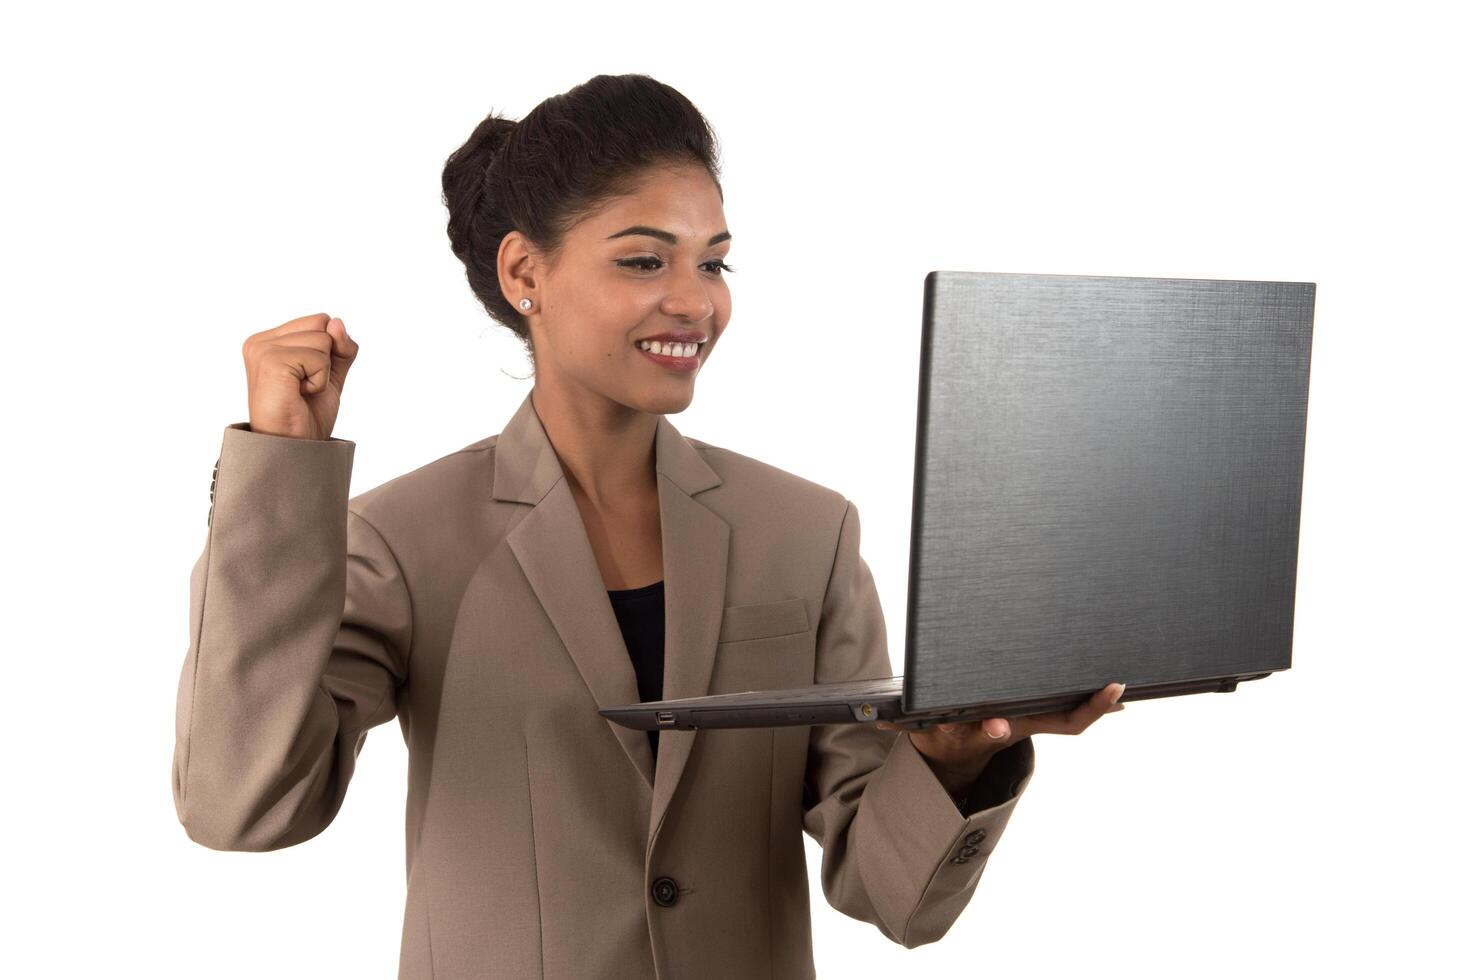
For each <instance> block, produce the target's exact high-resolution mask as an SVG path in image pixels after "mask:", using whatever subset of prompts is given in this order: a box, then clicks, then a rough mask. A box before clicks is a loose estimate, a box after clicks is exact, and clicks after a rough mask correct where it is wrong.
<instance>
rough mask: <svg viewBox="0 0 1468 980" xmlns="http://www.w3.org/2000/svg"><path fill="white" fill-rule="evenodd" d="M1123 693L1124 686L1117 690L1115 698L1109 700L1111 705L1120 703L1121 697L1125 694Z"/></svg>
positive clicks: (1124, 690) (1124, 691)
mask: <svg viewBox="0 0 1468 980" xmlns="http://www.w3.org/2000/svg"><path fill="white" fill-rule="evenodd" d="M1125 693H1126V685H1125V684H1123V685H1122V686H1121V687H1120V688H1118V689H1117V692H1116V696H1115V697H1113V698H1112V699H1111V703H1112V704H1115V703H1116V702H1118V701H1120V700H1121V696H1122V695H1123V694H1125Z"/></svg>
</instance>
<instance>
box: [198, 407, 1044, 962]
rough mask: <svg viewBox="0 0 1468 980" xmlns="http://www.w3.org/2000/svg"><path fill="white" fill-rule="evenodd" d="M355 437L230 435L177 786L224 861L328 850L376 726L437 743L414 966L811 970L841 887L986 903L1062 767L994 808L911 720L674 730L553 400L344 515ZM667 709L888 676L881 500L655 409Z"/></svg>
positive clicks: (911, 899) (422, 744)
mask: <svg viewBox="0 0 1468 980" xmlns="http://www.w3.org/2000/svg"><path fill="white" fill-rule="evenodd" d="M354 449H355V443H353V442H350V441H347V440H344V439H330V440H324V441H323V440H306V439H292V438H287V437H283V436H274V435H266V434H263V433H255V432H251V431H250V430H249V427H248V424H247V423H236V424H233V425H230V426H228V427H227V428H226V429H225V430H224V441H223V446H222V449H221V453H220V456H219V461H218V463H217V464H216V466H215V486H214V488H213V489H212V491H211V501H212V502H211V507H210V512H209V530H208V535H207V538H206V541H205V545H204V552H203V554H202V555H201V556H200V557H199V559H198V561H197V563H196V564H195V566H194V568H193V572H192V576H191V580H190V595H191V599H190V611H189V613H190V614H189V629H190V645H189V649H188V653H187V656H186V659H185V661H184V664H183V670H182V676H181V677H180V681H179V688H178V702H177V707H178V712H177V744H176V749H175V752H174V757H173V794H174V802H175V805H176V807H177V810H178V816H179V819H180V821H181V822H182V824H183V826H184V828H185V830H186V831H187V834H188V836H189V837H190V838H191V839H192V840H194V841H197V842H198V843H200V844H202V845H204V846H206V847H210V848H216V849H221V850H236V851H265V850H272V849H275V848H282V847H289V846H291V845H293V844H299V843H300V842H302V841H305V840H308V839H310V838H311V837H313V836H315V835H316V834H319V833H321V831H322V830H324V829H325V828H326V826H327V825H328V824H329V823H330V822H331V821H332V819H333V817H335V815H336V814H337V812H338V810H339V809H340V808H341V805H342V801H343V798H344V796H345V794H346V791H347V784H348V782H349V780H350V779H351V776H352V771H353V766H354V765H355V763H356V759H357V755H358V753H360V752H361V750H362V745H363V742H364V741H365V739H366V737H367V732H368V730H369V729H371V728H372V727H373V726H376V725H380V724H382V723H383V722H386V721H388V720H390V719H392V718H394V717H395V718H397V719H398V721H399V723H400V725H401V727H402V732H403V737H404V739H405V740H406V742H407V746H408V758H409V766H408V795H407V816H406V831H407V840H406V845H407V847H406V857H407V907H406V910H405V915H404V918H403V932H402V947H401V961H400V968H399V974H398V976H399V977H400V978H408V980H429V978H437V980H457V978H470V977H473V978H483V977H545V978H564V980H588V978H600V977H614V978H622V977H627V978H652V977H656V978H660V980H684V978H693V980H719V978H726V977H727V978H731V980H751V978H764V977H767V978H779V980H795V978H809V977H814V976H815V969H814V963H813V957H812V950H811V928H810V907H809V897H810V889H809V885H808V883H807V878H806V866H805V851H804V845H803V838H802V836H801V834H802V831H804V832H805V833H808V834H810V835H811V836H812V837H813V838H814V839H815V840H816V841H818V842H819V843H820V845H821V847H822V849H823V851H822V853H823V857H822V859H821V868H820V875H821V885H822V888H823V890H824V894H825V896H826V899H827V901H829V902H830V904H831V905H832V906H833V907H835V908H836V909H839V910H840V911H841V912H844V913H845V914H847V915H849V916H853V917H855V918H857V919H860V920H862V921H865V922H869V923H871V924H872V925H873V926H875V927H876V928H877V929H878V930H880V931H881V933H882V935H884V936H886V937H887V938H888V939H890V940H892V941H894V942H897V943H901V944H902V945H903V946H907V947H913V946H918V945H921V944H923V943H930V942H932V941H934V940H936V939H939V938H940V937H942V936H943V935H944V933H945V932H947V930H948V929H949V927H950V926H951V925H952V924H953V922H954V920H955V919H956V918H957V917H958V914H959V912H960V911H962V909H963V908H964V906H965V904H966V903H967V902H968V900H969V898H970V897H971V896H972V895H973V893H974V889H975V887H976V886H977V884H978V881H979V877H980V875H981V874H982V872H983V869H984V866H985V863H986V861H987V860H988V857H989V854H990V853H991V852H992V851H993V849H994V847H995V846H996V845H997V844H998V842H999V837H1000V835H1001V833H1002V832H1003V830H1004V827H1005V824H1006V823H1007V822H1008V820H1009V817H1010V813H1011V811H1012V810H1013V809H1014V806H1015V803H1016V802H1017V800H1018V797H1019V795H1020V794H1021V793H1022V792H1023V790H1024V788H1025V786H1026V784H1027V783H1028V782H1029V779H1030V776H1031V773H1032V772H1033V764H1034V763H1033V758H1034V749H1033V744H1032V740H1030V739H1024V740H1022V741H1020V742H1018V743H1016V744H1015V745H1014V746H1011V747H1009V748H1007V749H1005V750H1004V751H1002V752H1000V753H999V754H998V755H997V756H995V758H994V759H993V760H992V761H991V763H990V764H989V766H988V767H987V768H986V769H985V771H984V774H983V776H981V777H980V779H979V784H978V786H977V793H976V795H975V796H974V797H973V798H972V800H971V805H970V807H969V809H970V811H971V812H970V813H969V814H967V815H965V814H963V813H961V812H960V811H959V809H958V808H957V806H955V804H954V801H953V799H952V798H950V797H949V795H948V794H947V793H946V792H945V791H944V789H943V787H942V784H941V783H940V782H939V781H938V779H937V778H936V777H935V776H934V774H933V772H932V770H931V769H930V768H929V767H928V764H927V762H926V761H925V759H924V758H923V757H922V756H921V755H920V754H919V753H918V751H917V750H916V749H915V748H914V747H913V745H912V743H911V741H910V740H909V738H908V736H907V734H906V733H905V732H902V733H899V732H893V731H884V730H879V729H877V728H875V727H874V726H871V725H867V724H851V725H833V726H818V727H809V726H805V727H786V728H757V729H751V728H746V729H713V730H703V731H690V732H681V731H667V732H663V733H662V734H661V735H660V742H659V750H658V757H657V764H656V766H654V765H653V756H652V752H651V749H650V747H649V745H648V738H647V734H646V733H645V732H641V731H634V730H631V729H627V728H622V727H621V726H618V725H615V724H613V723H612V722H610V721H608V720H607V719H605V718H603V717H601V715H599V714H598V713H597V707H598V706H601V705H612V704H625V703H634V702H636V701H637V700H638V694H637V684H636V676H635V673H634V671H633V667H632V663H631V660H630V658H629V656H628V653H627V649H626V647H625V645H624V643H623V640H622V635H621V631H620V629H619V628H618V625H617V621H616V618H615V615H614V613H613V611H612V607H611V604H610V602H609V600H608V598H607V595H606V589H605V584H604V582H603V581H602V578H601V574H600V571H599V568H598V565H597V562H596V559H595V556H594V555H593V553H592V550H591V545H590V542H589V540H588V538H587V536H586V531H585V527H584V525H583V523H582V520H581V515H580V511H579V509H578V508H577V506H576V503H575V500H574V498H573V497H572V495H571V491H570V489H569V487H568V484H567V482H566V479H565V476H564V474H563V471H562V469H561V466H560V462H559V460H558V458H557V456H556V454H555V451H554V449H553V448H552V446H551V443H550V441H549V439H548V438H547V436H546V433H545V430H544V428H543V427H542V425H541V423H540V419H539V416H538V415H537V414H536V413H535V410H534V408H533V406H532V403H531V401H530V398H529V396H528V395H527V397H526V398H525V401H524V402H523V404H521V406H520V408H519V410H518V411H517V412H516V413H515V415H514V417H513V418H512V419H511V420H510V422H509V424H508V425H507V426H506V427H505V429H504V431H503V432H502V433H500V434H499V435H498V436H491V437H489V438H487V439H484V440H482V441H479V442H476V443H474V444H472V445H469V446H466V447H465V448H463V449H461V450H459V451H458V452H455V453H451V454H449V455H447V456H444V457H442V458H440V459H437V460H435V461H433V462H431V463H428V464H427V465H425V466H422V467H420V468H418V469H416V470H413V471H412V472H409V473H407V474H405V475H403V476H400V477H397V478H396V479H393V480H390V481H388V482H387V483H384V484H382V485H380V486H378V487H376V488H374V489H372V490H369V491H367V492H365V493H362V494H359V495H358V496H356V497H353V498H351V499H348V485H349V478H350V475H351V470H352V455H353V452H354ZM655 451H656V468H657V485H658V503H659V513H660V515H661V518H662V532H663V569H664V582H665V585H664V589H665V595H666V598H667V614H666V637H667V639H666V668H665V678H666V679H665V688H664V692H663V693H664V696H665V697H668V698H683V697H693V696H696V695H702V694H708V693H720V692H727V691H746V690H753V689H763V688H782V687H793V686H797V685H803V684H810V683H813V682H824V681H840V680H849V679H856V678H868V677H884V676H889V675H890V674H891V673H892V665H891V661H890V659H889V657H888V653H887V632H886V625H885V622H884V619H883V615H882V609H881V605H880V603H879V602H878V599H877V592H876V588H875V586H874V584H873V580H872V575H871V572H870V570H869V569H868V567H867V564H866V562H865V560H864V559H863V558H862V557H861V555H860V550H859V546H860V533H861V532H860V522H859V520H858V517H857V510H856V507H855V505H853V504H852V503H851V502H850V501H848V500H847V499H846V498H845V497H843V496H842V495H841V494H839V493H836V492H835V491H833V490H829V489H827V488H825V487H822V486H819V485H817V484H815V483H812V482H809V481H807V480H804V479H801V478H799V477H797V476H794V475H792V474H790V473H787V472H785V471H783V470H780V469H777V468H775V467H773V466H770V465H768V464H765V463H761V462H759V461H758V460H755V459H751V458H749V457H747V456H741V455H739V454H738V453H734V452H731V451H729V450H726V449H720V448H718V447H716V446H711V445H708V444H706V443H703V442H700V441H698V440H696V439H688V438H685V437H684V436H682V435H680V434H679V432H678V430H677V429H675V428H674V427H673V424H672V423H671V422H670V421H668V419H667V417H666V416H664V417H661V418H660V419H659V421H658V426H657V436H656V444H655Z"/></svg>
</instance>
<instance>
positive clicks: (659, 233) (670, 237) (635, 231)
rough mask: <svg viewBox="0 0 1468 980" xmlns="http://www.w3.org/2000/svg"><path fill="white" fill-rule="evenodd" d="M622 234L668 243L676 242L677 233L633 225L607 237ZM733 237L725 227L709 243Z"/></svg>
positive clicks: (610, 237) (609, 238)
mask: <svg viewBox="0 0 1468 980" xmlns="http://www.w3.org/2000/svg"><path fill="white" fill-rule="evenodd" d="M623 235H647V236H649V237H651V238H660V239H662V240H663V241H665V242H667V243H668V244H669V245H677V244H678V236H677V235H675V234H673V233H672V232H670V231H663V230H662V229H661V228H649V227H648V226H647V225H633V226H632V227H631V228H623V229H622V230H621V231H619V232H617V233H615V234H612V235H608V236H607V239H608V240H611V239H613V238H621V237H622V236H623ZM733 237H734V236H733V235H731V234H729V231H728V229H725V230H724V231H721V232H719V233H718V234H717V235H715V236H714V237H713V238H710V239H709V244H710V245H717V244H718V243H719V242H722V241H724V240H726V239H730V238H733Z"/></svg>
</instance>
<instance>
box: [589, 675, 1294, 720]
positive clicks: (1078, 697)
mask: <svg viewBox="0 0 1468 980" xmlns="http://www.w3.org/2000/svg"><path fill="white" fill-rule="evenodd" d="M1271 673H1273V671H1263V672H1262V673H1252V674H1233V675H1229V676H1226V677H1207V678H1200V679H1197V680H1188V681H1167V682H1164V683H1157V684H1135V685H1134V684H1128V685H1127V689H1126V692H1125V693H1124V694H1123V695H1122V698H1121V699H1122V701H1123V702H1127V701H1145V700H1147V699H1148V698H1166V697H1176V696H1178V695H1183V694H1205V693H1210V692H1219V693H1226V692H1229V691H1232V690H1234V689H1235V688H1236V687H1238V685H1239V682H1240V681H1252V680H1258V679H1259V678H1261V677H1268V676H1269V675H1270V674H1271ZM1098 690H1099V688H1098ZM1093 694H1095V691H1078V692H1073V693H1070V694H1060V695H1050V696H1046V697H1043V698H1020V699H1013V700H1008V701H991V702H987V703H985V704H979V705H956V706H952V707H947V708H929V709H926V710H923V711H905V710H904V709H903V707H902V677H901V675H898V676H896V677H877V678H872V679H870V680H859V681H844V682H841V683H837V684H812V685H811V686H809V687H799V688H792V689H790V690H787V691H741V692H738V693H734V694H710V695H707V696H706V697H701V698H675V699H673V700H668V701H646V702H643V703H641V704H624V705H614V706H612V707H607V708H601V709H599V710H600V714H601V715H602V717H604V718H607V719H609V720H611V721H614V722H616V723H617V724H619V725H622V726H623V727H625V728H635V729H638V730H640V731H654V730H656V731H663V730H667V729H673V730H675V731H688V730H690V729H696V728H779V727H785V726H791V725H851V724H863V723H866V724H874V723H876V722H877V721H879V720H880V721H890V722H893V723H896V724H900V725H902V726H903V727H906V728H913V729H918V730H922V729H926V728H930V727H932V726H933V725H937V724H940V723H945V722H963V721H980V720H982V719H984V718H995V717H1014V716H1017V715H1036V714H1042V713H1044V712H1048V711H1065V710H1069V709H1071V708H1074V707H1076V706H1078V705H1080V704H1083V703H1085V701H1086V700H1087V699H1089V698H1090V697H1091V696H1092V695H1093Z"/></svg>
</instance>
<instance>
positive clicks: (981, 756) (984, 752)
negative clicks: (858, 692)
mask: <svg viewBox="0 0 1468 980" xmlns="http://www.w3.org/2000/svg"><path fill="white" fill-rule="evenodd" d="M1124 690H1126V685H1125V684H1120V683H1116V682H1114V681H1113V682H1112V683H1110V684H1107V685H1106V686H1105V687H1103V688H1102V689H1101V690H1099V691H1097V692H1096V693H1095V694H1093V695H1091V697H1090V699H1089V700H1087V701H1086V702H1084V703H1083V704H1080V705H1077V706H1076V707H1074V708H1072V709H1071V710H1069V711H1051V712H1047V713H1046V714H1041V715H1021V716H1019V717H1018V718H1015V719H1013V720H1011V719H1008V718H985V719H983V720H981V721H969V722H944V723H942V724H940V725H934V726H933V727H932V728H931V729H929V730H926V731H923V730H920V729H915V728H910V727H909V726H907V725H899V724H896V723H894V722H890V721H879V722H877V727H878V728H904V729H906V730H907V733H908V737H909V738H910V739H912V744H913V747H914V748H916V749H917V750H918V751H919V752H921V753H922V754H923V757H924V758H925V759H927V761H928V765H929V766H931V767H932V769H933V773H934V775H936V776H937V777H938V780H939V781H940V782H941V783H942V784H943V786H944V788H946V789H947V790H948V792H949V793H950V794H952V793H958V792H960V791H962V790H963V789H964V788H965V787H967V786H968V785H969V784H970V783H972V782H973V781H974V780H975V779H977V778H978V777H979V773H981V772H983V771H984V766H986V765H988V763H989V759H990V757H992V756H993V755H994V753H996V752H998V751H1000V750H1001V749H1005V748H1008V747H1009V746H1011V745H1013V744H1014V743H1015V742H1018V741H1019V740H1020V739H1022V738H1026V737H1028V736H1030V735H1038V734H1048V735H1079V734H1080V733H1081V732H1083V731H1085V730H1086V729H1087V728H1090V727H1091V725H1092V724H1094V723H1095V721H1096V719H1098V718H1100V717H1101V716H1102V715H1108V714H1110V713H1111V712H1113V711H1121V710H1123V709H1124V708H1125V707H1126V705H1124V704H1118V703H1117V699H1118V698H1120V697H1121V692H1122V691H1124Z"/></svg>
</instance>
